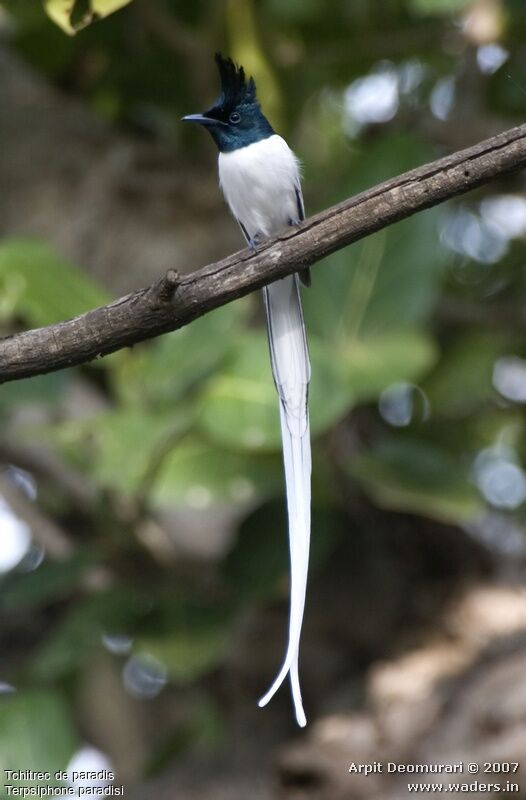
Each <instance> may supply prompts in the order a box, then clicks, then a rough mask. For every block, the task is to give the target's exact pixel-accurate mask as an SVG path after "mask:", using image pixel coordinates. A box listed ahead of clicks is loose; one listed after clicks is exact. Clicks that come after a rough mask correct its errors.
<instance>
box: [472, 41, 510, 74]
mask: <svg viewBox="0 0 526 800" xmlns="http://www.w3.org/2000/svg"><path fill="white" fill-rule="evenodd" d="M509 57H510V54H509V53H508V51H507V50H506V49H505V48H504V47H502V46H501V45H500V44H496V42H492V43H491V44H483V45H481V46H480V47H478V48H477V64H478V68H479V70H480V71H481V72H484V73H485V74H486V75H493V73H494V72H497V70H498V69H500V68H501V67H502V65H503V64H505V63H506V61H507V60H508V58H509Z"/></svg>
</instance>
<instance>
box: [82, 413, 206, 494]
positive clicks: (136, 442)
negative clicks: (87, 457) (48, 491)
mask: <svg viewBox="0 0 526 800" xmlns="http://www.w3.org/2000/svg"><path fill="white" fill-rule="evenodd" d="M190 421H191V413H190V412H189V411H188V409H185V408H182V407H181V408H178V409H177V410H176V411H173V412H171V413H168V412H163V413H159V414H154V413H150V414H148V413H145V412H143V411H140V410H135V409H131V410H129V409H124V410H122V411H114V412H111V413H109V414H103V415H101V416H98V417H95V418H93V419H92V420H90V421H89V425H88V427H89V432H90V437H91V441H92V444H93V446H94V447H95V451H96V452H95V458H94V463H93V475H94V477H95V478H96V480H97V481H98V482H99V483H100V484H101V485H103V486H105V487H111V488H114V489H119V490H121V491H123V492H126V493H127V494H134V493H135V492H137V490H138V489H139V488H140V487H141V484H142V482H143V481H144V479H145V477H146V475H147V472H148V470H149V469H150V468H152V467H155V464H156V461H157V459H161V458H162V456H163V454H164V452H165V450H166V448H167V447H169V445H170V442H172V441H175V440H177V439H179V438H180V437H181V436H182V435H184V433H186V431H187V430H188V428H189V426H190ZM81 428H82V426H81ZM79 432H80V433H81V436H85V435H86V433H87V431H86V429H85V428H83V429H82V430H81V431H79Z"/></svg>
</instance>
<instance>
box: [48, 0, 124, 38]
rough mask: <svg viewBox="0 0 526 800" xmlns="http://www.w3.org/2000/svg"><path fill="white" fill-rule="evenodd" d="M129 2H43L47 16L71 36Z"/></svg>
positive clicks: (87, 0)
mask: <svg viewBox="0 0 526 800" xmlns="http://www.w3.org/2000/svg"><path fill="white" fill-rule="evenodd" d="M130 2H131V0H44V9H45V11H46V13H47V15H48V16H49V17H50V18H51V19H52V20H53V22H54V23H55V24H56V25H58V26H59V27H60V28H62V30H63V31H64V32H65V33H68V34H70V35H73V34H74V33H76V32H77V31H79V30H81V29H82V28H85V27H86V25H89V24H90V22H93V20H95V19H100V18H101V17H107V16H108V14H113V12H114V11H118V10H119V9H120V8H123V7H124V6H127V5H128V3H130Z"/></svg>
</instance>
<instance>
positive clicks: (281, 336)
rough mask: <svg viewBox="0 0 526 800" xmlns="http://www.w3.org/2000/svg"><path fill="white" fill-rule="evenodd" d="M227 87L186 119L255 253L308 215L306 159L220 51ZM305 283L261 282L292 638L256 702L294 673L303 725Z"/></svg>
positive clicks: (307, 496) (304, 274) (307, 471)
mask: <svg viewBox="0 0 526 800" xmlns="http://www.w3.org/2000/svg"><path fill="white" fill-rule="evenodd" d="M215 61H216V64H217V68H218V70H219V77H220V81H221V93H220V95H219V97H218V99H217V100H216V101H215V103H214V104H213V105H212V106H211V107H210V108H209V109H208V111H205V112H204V113H202V114H190V115H187V116H185V117H183V120H184V121H185V122H193V123H197V124H199V125H202V126H203V127H204V128H206V129H207V130H208V132H209V133H210V134H211V136H212V139H213V140H214V142H215V144H216V145H217V148H218V151H219V155H218V172H219V184H220V187H221V189H222V192H223V195H224V198H225V200H226V203H227V205H228V207H229V209H230V211H231V213H232V215H233V217H234V218H235V219H236V220H237V222H238V224H239V227H240V228H241V231H242V233H243V236H244V237H245V240H246V243H247V245H248V247H249V248H250V249H251V250H252V251H254V252H255V251H257V247H258V245H259V244H260V243H261V242H262V240H263V239H265V238H266V237H269V236H272V235H274V234H277V233H279V232H282V231H284V230H286V229H287V228H289V227H290V226H300V225H301V223H302V221H303V220H304V219H305V209H304V205H303V195H302V190H301V176H300V163H299V160H298V159H297V157H296V156H295V154H294V153H293V151H292V150H291V148H290V147H289V146H288V144H287V143H286V141H285V140H284V139H283V138H282V137H281V136H280V135H279V134H277V133H276V132H275V131H274V129H273V128H272V125H271V124H270V122H269V121H268V119H267V118H266V117H265V115H264V114H263V112H262V110H261V106H260V104H259V101H258V98H257V92H256V83H255V81H254V78H252V77H250V78H248V79H247V77H246V75H245V70H244V69H243V67H242V66H239V65H237V64H236V63H235V62H234V61H233V60H232V59H231V58H228V57H223V56H222V55H221V54H220V53H216V54H215ZM300 282H301V283H303V284H304V285H306V286H310V272H309V270H308V269H304V270H302V271H301V272H300V273H299V274H294V275H289V276H287V277H285V278H282V279H280V280H277V281H275V282H274V283H272V284H270V285H268V286H265V287H264V288H263V300H264V307H265V312H266V322H267V333H268V342H269V351H270V361H271V368H272V375H273V379H274V383H275V386H276V389H277V393H278V397H279V416H280V427H281V437H282V447H283V462H284V471H285V486H286V495H287V517H288V532H289V551H290V609H289V625H288V643H287V648H286V652H285V656H284V658H283V662H282V665H281V668H280V669H279V671H278V673H277V675H276V677H275V679H274V681H273V683H272V685H271V686H270V688H269V689H268V691H267V692H266V693H265V694H264V695H263V697H261V699H260V700H259V703H258V705H259V706H260V707H262V706H265V705H266V704H267V703H268V702H269V701H270V700H271V698H272V697H273V696H274V695H275V693H276V692H277V691H278V689H279V688H280V686H281V685H282V683H283V682H284V681H285V679H286V678H287V676H289V680H290V685H291V693H292V701H293V706H294V711H295V717H296V721H297V723H298V725H300V727H304V726H305V725H306V723H307V720H306V715H305V711H304V707H303V700H302V694H301V686H300V681H299V667H298V659H299V647H300V638H301V628H302V623H303V614H304V607H305V598H306V591H307V574H308V562H309V545H310V529H311V445H310V427H309V407H308V393H309V383H310V378H311V367H310V360H309V349H308V344H307V336H306V331H305V323H304V319H303V309H302V304H301V297H300Z"/></svg>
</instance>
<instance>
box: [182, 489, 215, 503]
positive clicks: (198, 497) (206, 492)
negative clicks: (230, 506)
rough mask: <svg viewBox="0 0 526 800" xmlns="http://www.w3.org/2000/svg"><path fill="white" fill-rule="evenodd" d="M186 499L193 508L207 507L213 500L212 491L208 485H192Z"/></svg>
mask: <svg viewBox="0 0 526 800" xmlns="http://www.w3.org/2000/svg"><path fill="white" fill-rule="evenodd" d="M186 501H187V503H188V505H189V506H192V508H198V509H203V508H207V507H208V506H209V505H210V503H211V502H212V492H211V491H210V489H207V488H206V486H191V487H190V488H189V489H188V491H187V492H186Z"/></svg>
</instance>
